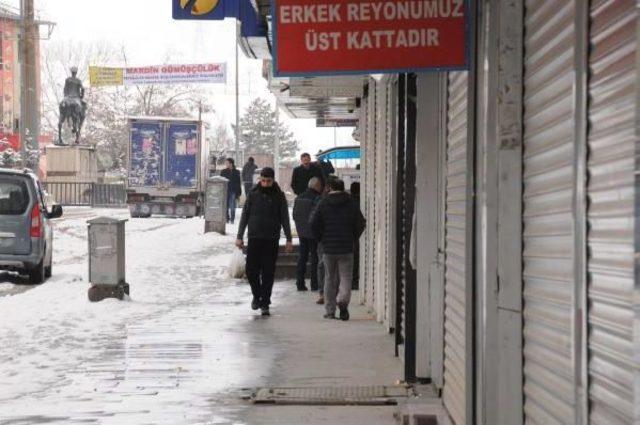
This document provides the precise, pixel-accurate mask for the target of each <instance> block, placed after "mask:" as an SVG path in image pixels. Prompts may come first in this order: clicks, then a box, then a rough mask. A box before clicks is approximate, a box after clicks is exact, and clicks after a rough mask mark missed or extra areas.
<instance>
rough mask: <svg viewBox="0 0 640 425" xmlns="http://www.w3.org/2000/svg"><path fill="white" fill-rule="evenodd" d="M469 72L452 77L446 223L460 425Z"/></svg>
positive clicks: (448, 368) (449, 368) (463, 408)
mask: <svg viewBox="0 0 640 425" xmlns="http://www.w3.org/2000/svg"><path fill="white" fill-rule="evenodd" d="M467 93H468V74H467V72H453V73H451V74H450V75H449V89H448V119H447V164H446V221H445V237H446V242H445V254H446V261H445V267H446V271H445V312H444V315H445V319H444V329H445V330H444V389H443V399H444V404H445V406H446V407H447V410H448V411H449V414H450V415H451V417H452V418H453V421H454V422H455V424H456V425H463V424H466V423H467V420H468V419H470V418H467V412H468V409H467V404H468V403H469V401H470V400H468V393H469V389H470V382H469V373H468V369H467V364H468V361H469V359H468V358H467V349H468V347H467V341H468V335H469V332H471V329H469V326H468V320H467V319H468V317H467V313H466V312H467V301H466V300H467V292H468V284H467V282H468V273H469V272H470V271H469V270H467V244H469V243H471V241H469V240H467V231H468V226H469V223H468V220H469V216H468V208H467V206H468V204H467V203H468V202H470V200H469V199H467V184H468V178H469V173H470V170H469V168H470V164H469V163H468V160H467Z"/></svg>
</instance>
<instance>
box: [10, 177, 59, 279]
mask: <svg viewBox="0 0 640 425" xmlns="http://www.w3.org/2000/svg"><path fill="white" fill-rule="evenodd" d="M45 199H46V198H45V193H44V191H43V189H42V186H41V184H40V181H39V180H38V177H37V176H36V175H35V174H33V173H32V172H31V171H30V170H25V171H20V170H7V169H0V270H10V271H18V272H26V273H27V274H28V275H29V281H30V282H31V283H32V284H38V283H42V282H44V281H45V279H46V278H48V277H50V276H51V273H52V263H53V260H52V252H53V229H52V225H51V219H54V218H58V217H60V216H62V207H61V206H60V205H51V207H50V208H49V206H48V205H47V204H46V203H45Z"/></svg>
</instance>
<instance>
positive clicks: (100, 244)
mask: <svg viewBox="0 0 640 425" xmlns="http://www.w3.org/2000/svg"><path fill="white" fill-rule="evenodd" d="M126 222H127V220H126V219H115V218H109V217H98V218H95V219H93V220H89V221H87V223H88V225H89V282H91V284H92V287H91V288H90V289H89V299H90V300H91V301H100V300H101V299H104V298H119V299H123V298H124V294H127V295H129V284H128V283H127V281H126V277H125V233H124V230H125V223H126Z"/></svg>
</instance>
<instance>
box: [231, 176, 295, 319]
mask: <svg viewBox="0 0 640 425" xmlns="http://www.w3.org/2000/svg"><path fill="white" fill-rule="evenodd" d="M247 227H249V243H248V246H247V278H248V279H249V284H250V285H251V292H252V294H253V300H252V301H251V308H252V309H253V310H258V309H261V310H262V315H263V316H269V305H271V291H272V289H273V279H274V275H275V271H276V260H277V259H278V246H279V242H280V230H281V229H284V234H285V237H286V238H287V244H286V251H287V252H291V251H293V245H292V244H291V225H290V224H289V208H288V206H287V200H286V198H285V196H284V192H282V190H280V187H279V186H278V184H277V183H276V182H275V171H274V170H273V168H269V167H265V168H263V169H262V171H261V172H260V182H259V183H258V185H257V186H256V187H254V188H253V189H252V190H251V192H250V193H249V195H248V196H247V201H246V202H245V204H244V208H243V209H242V217H241V219H240V227H239V229H238V237H237V240H236V246H237V247H238V248H243V247H244V242H243V237H244V231H245V229H246V228H247Z"/></svg>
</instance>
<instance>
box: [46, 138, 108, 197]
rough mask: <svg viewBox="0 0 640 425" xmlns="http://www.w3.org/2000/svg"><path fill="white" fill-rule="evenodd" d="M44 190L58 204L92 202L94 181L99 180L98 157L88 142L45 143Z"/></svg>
mask: <svg viewBox="0 0 640 425" xmlns="http://www.w3.org/2000/svg"><path fill="white" fill-rule="evenodd" d="M45 161H46V162H45V164H46V165H45V171H44V175H45V182H46V189H47V192H48V193H49V194H50V195H51V196H52V197H53V199H54V201H55V202H57V203H59V204H60V205H92V201H93V185H94V184H95V183H98V160H97V158H96V151H95V149H94V148H92V147H90V146H47V147H46V149H45Z"/></svg>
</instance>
